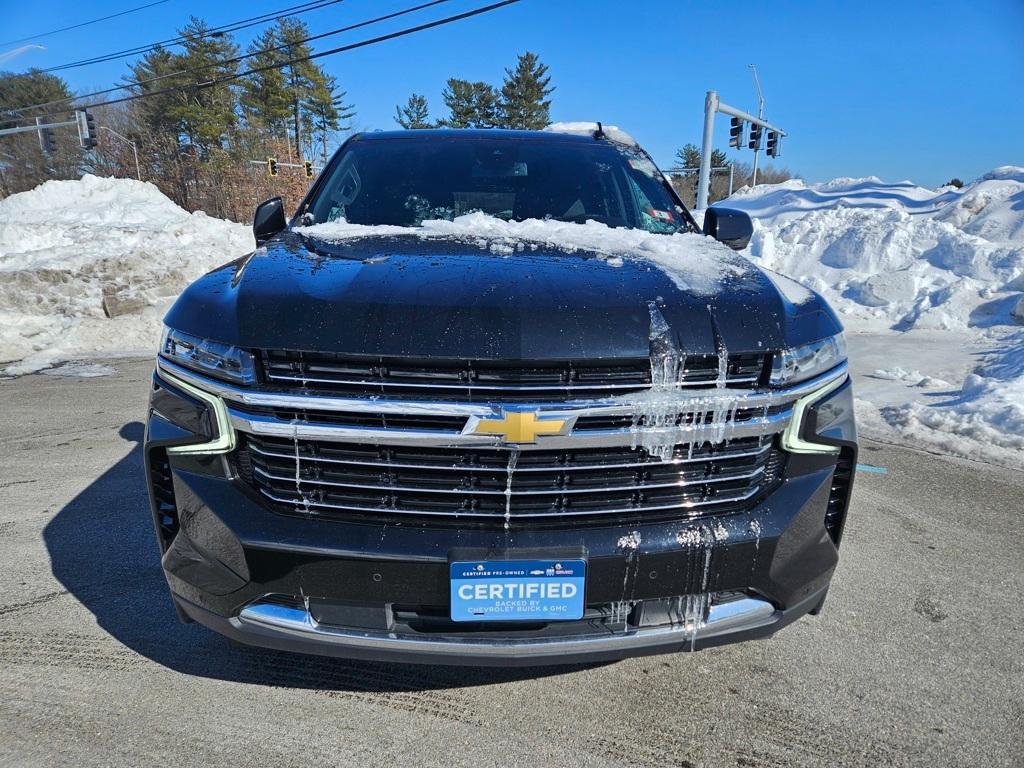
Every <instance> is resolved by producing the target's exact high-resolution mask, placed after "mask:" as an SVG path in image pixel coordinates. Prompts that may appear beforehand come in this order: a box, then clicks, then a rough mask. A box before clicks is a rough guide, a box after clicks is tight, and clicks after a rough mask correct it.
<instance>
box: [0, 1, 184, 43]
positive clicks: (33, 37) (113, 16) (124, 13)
mask: <svg viewBox="0 0 1024 768" xmlns="http://www.w3.org/2000/svg"><path fill="white" fill-rule="evenodd" d="M166 2H168V0H156V2H155V3H149V4H148V5H140V6H138V7H137V8H129V9H128V10H127V11H120V12H119V13H112V14H110V15H109V16H101V17H100V18H98V19H90V20H89V21H83V22H81V23H80V24H72V25H71V26H70V27H61V28H60V29H51V30H50V31H49V32H39V33H37V34H35V35H29V36H28V37H19V38H18V39H17V40H5V41H4V42H2V43H0V45H13V44H14V43H24V42H25V41H27V40H38V39H39V38H40V37H47V36H49V35H56V34H57V33H58V32H67V31H69V30H72V29H79V28H81V27H87V26H89V25H90V24H98V23H99V22H101V21H108V20H110V19H116V18H117V17H118V16H127V15H128V14H129V13H135V12H136V11H142V10H145V9H146V8H152V7H153V6H154V5H162V4H163V3H166Z"/></svg>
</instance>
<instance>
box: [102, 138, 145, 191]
mask: <svg viewBox="0 0 1024 768" xmlns="http://www.w3.org/2000/svg"><path fill="white" fill-rule="evenodd" d="M100 128H101V129H102V130H104V131H109V132H110V133H112V134H114V135H115V136H116V137H117V138H119V139H120V140H121V141H123V142H125V143H126V144H128V145H129V146H130V147H131V148H132V154H133V155H135V176H136V177H137V178H138V180H139V181H142V168H141V167H140V166H139V150H138V146H137V145H136V144H135V142H134V141H132V140H131V139H129V138H128V137H127V136H122V135H121V134H120V133H118V132H117V131H115V130H114V129H113V128H108V127H107V126H105V125H101V126H100Z"/></svg>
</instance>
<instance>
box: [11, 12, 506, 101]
mask: <svg viewBox="0 0 1024 768" xmlns="http://www.w3.org/2000/svg"><path fill="white" fill-rule="evenodd" d="M519 1H520V0H501V2H497V3H491V4H490V5H485V6H482V7H480V8H474V9H472V10H469V11H465V12H463V13H459V14H456V15H454V16H446V17H445V18H443V19H437V20H435V21H428V22H426V23H424V24H418V25H417V26H415V27H408V28H406V29H400V30H398V31H397V32H389V33H388V34H386V35H379V36H378V37H372V38H369V39H367V40H360V41H359V42H356V43H349V44H348V45H341V46H338V47H337V48H331V49H330V50H327V51H321V52H320V53H314V54H311V55H309V56H300V57H297V58H294V59H289V60H287V61H281V62H277V63H275V64H268V65H266V66H263V67H254V68H252V69H247V70H246V71H244V72H236V73H235V74H232V75H225V76H224V77H219V78H214V79H212V80H207V81H206V82H204V83H195V84H192V85H184V86H177V87H171V88H162V89H160V90H158V91H150V92H149V93H135V94H131V95H129V96H123V97H121V98H119V99H108V100H107V101H98V102H93V103H92V104H85V105H78V106H77V109H80V110H86V109H95V108H96V107H105V106H109V105H111V104H124V103H126V102H129V101H136V100H138V99H147V98H151V97H153V96H163V95H166V94H169V93H179V92H188V91H199V90H202V89H204V88H213V87H215V86H217V85H222V84H223V83H228V82H231V81H232V80H238V79H239V78H242V77H248V76H249V75H256V74H259V73H260V72H267V71H269V70H271V69H280V68H281V67H287V66H291V65H292V64H300V63H302V62H305V61H313V60H314V59H321V58H323V57H324V56H333V55H334V54H337V53H344V52H346V51H352V50H355V49H357V48H365V47H366V46H369V45H376V44H377V43H383V42H385V41H387V40H394V39H395V38H398V37H405V36H407V35H411V34H415V33H416V32H423V31H425V30H428V29H433V28H435V27H441V26H444V25H446V24H451V23H453V22H456V21H462V20H463V19H468V18H470V17H472V16H479V15H480V14H483V13H488V12H490V11H495V10H497V9H498V8H503V7H505V6H506V5H513V4H515V3H518V2H519ZM24 109H31V107H24ZM64 111H65V112H66V111H67V110H64ZM59 114H62V112H59V111H58V112H51V113H47V114H45V115H39V117H48V116H50V115H59Z"/></svg>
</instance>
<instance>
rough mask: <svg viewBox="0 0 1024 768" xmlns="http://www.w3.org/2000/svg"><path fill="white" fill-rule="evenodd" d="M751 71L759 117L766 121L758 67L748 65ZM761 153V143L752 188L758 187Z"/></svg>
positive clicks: (755, 156)
mask: <svg viewBox="0 0 1024 768" xmlns="http://www.w3.org/2000/svg"><path fill="white" fill-rule="evenodd" d="M747 66H749V67H750V71H751V72H752V73H753V75H754V89H755V90H756V91H757V116H758V117H759V118H760V119H762V120H764V96H762V95H761V81H760V80H758V79H757V67H755V66H754V65H753V64H748V65H747ZM760 151H761V143H760V142H758V145H757V146H756V147H754V170H753V172H752V173H751V176H750V186H752V187H756V186H757V153H758V152H760Z"/></svg>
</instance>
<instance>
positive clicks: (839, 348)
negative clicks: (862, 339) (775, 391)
mask: <svg viewBox="0 0 1024 768" xmlns="http://www.w3.org/2000/svg"><path fill="white" fill-rule="evenodd" d="M845 361H846V337H845V336H844V335H843V334H842V333H837V334H836V335H835V336H829V337H828V338H826V339H820V340H819V341H812V342H811V343H810V344H804V345H802V346H799V347H792V348H790V349H784V350H782V351H781V352H780V353H779V354H777V355H776V356H775V361H774V363H773V364H772V378H771V383H772V384H773V385H774V386H782V385H787V384H796V383H798V382H801V381H805V380H806V379H811V378H813V377H815V376H817V375H818V374H821V373H825V372H826V371H829V370H831V369H833V368H835V367H836V366H837V365H839V364H840V363H842V362H845Z"/></svg>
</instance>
